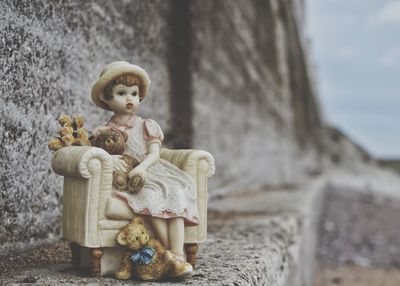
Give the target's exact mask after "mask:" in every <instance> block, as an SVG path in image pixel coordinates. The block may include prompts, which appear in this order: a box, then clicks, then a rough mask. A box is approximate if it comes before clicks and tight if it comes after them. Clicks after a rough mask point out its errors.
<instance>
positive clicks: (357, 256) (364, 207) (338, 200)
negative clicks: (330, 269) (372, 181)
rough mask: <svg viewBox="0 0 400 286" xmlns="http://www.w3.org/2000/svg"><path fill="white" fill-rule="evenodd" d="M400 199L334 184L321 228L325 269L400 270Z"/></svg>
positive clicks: (329, 194) (322, 260)
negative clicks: (336, 266) (340, 267)
mask: <svg viewBox="0 0 400 286" xmlns="http://www.w3.org/2000/svg"><path fill="white" fill-rule="evenodd" d="M399 206H400V196H399V195H397V196H394V195H390V194H385V193H382V192H376V191H374V190H372V189H370V190H368V189H364V190H360V189H355V188H351V187H348V188H344V187H343V186H340V188H338V187H337V186H336V185H333V184H331V185H330V186H329V187H328V188H327V191H326V196H325V198H324V203H323V212H322V217H321V222H320V226H319V246H318V259H319V261H320V263H321V265H328V266H329V265H330V266H332V265H343V264H346V263H355V264H357V265H361V266H379V267H396V268H399V267H400V239H399V237H400V230H399V224H400V217H399V212H400V207H399Z"/></svg>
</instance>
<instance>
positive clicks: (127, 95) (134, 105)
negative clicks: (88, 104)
mask: <svg viewBox="0 0 400 286" xmlns="http://www.w3.org/2000/svg"><path fill="white" fill-rule="evenodd" d="M106 103H107V104H108V106H109V107H110V109H111V110H113V111H114V112H115V113H116V114H118V115H119V114H121V115H123V114H133V113H135V112H136V111H137V109H138V108H139V105H140V98H139V87H138V86H137V85H133V86H127V85H124V84H118V85H116V86H114V87H113V89H112V99H111V100H108V101H106Z"/></svg>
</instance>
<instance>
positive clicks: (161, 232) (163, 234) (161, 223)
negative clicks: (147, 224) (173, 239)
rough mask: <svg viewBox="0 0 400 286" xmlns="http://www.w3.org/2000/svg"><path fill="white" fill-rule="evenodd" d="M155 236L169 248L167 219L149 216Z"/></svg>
mask: <svg viewBox="0 0 400 286" xmlns="http://www.w3.org/2000/svg"><path fill="white" fill-rule="evenodd" d="M151 223H152V225H153V228H154V232H155V235H156V238H157V239H159V240H160V242H161V244H162V245H163V246H164V247H165V249H169V247H170V244H169V237H168V221H167V220H166V219H162V218H158V217H151Z"/></svg>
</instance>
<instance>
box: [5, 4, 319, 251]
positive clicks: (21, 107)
mask: <svg viewBox="0 0 400 286" xmlns="http://www.w3.org/2000/svg"><path fill="white" fill-rule="evenodd" d="M295 4H296V5H295ZM301 7H302V1H295V0H293V1H286V0H285V1H284V0H279V1H278V0H269V1H268V0H252V1H244V0H243V1H242V0H240V1H239V0H238V1H235V0H230V1H216V0H215V1H173V0H171V1H139V0H132V1H113V2H111V1H105V0H104V1H95V0H91V1H72V0H71V1H63V2H60V1H27V0H23V1H9V0H5V1H1V3H0V15H1V16H0V33H1V37H0V39H1V43H0V64H1V66H2V69H1V71H0V80H1V83H2V85H1V98H0V118H1V122H0V123H1V124H0V143H1V146H2V147H3V148H2V149H1V150H0V156H1V162H0V168H1V185H0V191H1V201H0V217H1V222H0V245H1V248H0V252H4V251H7V250H12V249H15V248H17V247H19V246H27V245H28V244H32V245H36V244H38V243H42V242H45V241H48V240H52V239H54V238H56V237H57V236H58V235H59V220H60V211H61V197H62V190H61V188H62V179H61V178H60V177H57V176H56V175H55V174H54V173H53V172H52V171H51V169H50V160H51V154H52V153H51V152H50V151H48V150H47V142H48V140H49V138H50V137H52V136H54V135H55V133H56V131H57V128H58V126H57V122H56V118H57V117H58V116H59V115H60V114H61V113H64V112H65V113H68V114H82V115H84V117H85V119H86V121H87V127H88V128H89V129H91V128H93V127H94V126H96V125H98V124H100V123H101V122H103V121H105V120H107V119H108V118H109V116H110V113H107V112H105V111H101V110H100V109H99V108H96V107H95V106H94V104H93V103H92V102H91V101H90V96H89V95H90V89H91V85H92V84H93V82H94V81H95V80H96V78H97V77H98V74H99V73H100V71H101V69H102V68H103V67H104V65H105V64H107V63H109V62H111V61H113V60H127V61H129V62H132V63H136V64H138V65H140V66H142V67H143V68H145V69H146V70H147V71H148V73H149V74H150V77H151V80H152V83H153V84H152V88H151V93H150V96H149V97H148V98H147V99H146V101H145V102H144V104H143V108H142V109H141V115H142V116H143V117H152V118H154V119H156V120H157V121H159V122H160V124H161V126H162V128H163V129H164V131H165V133H166V135H167V136H166V144H167V146H172V147H175V148H179V147H194V148H201V149H205V150H209V151H210V152H211V153H213V154H214V156H215V159H216V164H217V176H216V177H215V178H214V179H213V180H212V182H211V188H210V191H211V194H213V193H215V190H227V189H232V188H237V187H239V186H243V185H247V186H248V185H249V184H250V183H251V184H253V183H254V184H256V185H260V184H268V185H279V184H292V183H295V182H296V181H297V180H298V179H299V178H300V177H302V176H303V175H305V174H307V173H313V172H315V171H316V170H317V169H318V150H319V147H318V146H319V139H318V138H319V137H318V132H319V127H320V117H319V113H318V106H317V103H316V101H315V98H314V96H313V90H312V85H311V83H310V80H309V75H308V72H307V64H306V62H307V61H306V58H305V55H304V51H303V48H302V41H303V40H302V32H301V28H300V29H299V28H298V27H299V26H298V25H297V22H296V21H298V20H296V19H298V18H299V17H301V16H299V15H302V11H299V9H301Z"/></svg>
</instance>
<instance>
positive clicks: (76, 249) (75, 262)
mask: <svg viewBox="0 0 400 286" xmlns="http://www.w3.org/2000/svg"><path fill="white" fill-rule="evenodd" d="M69 247H70V248H71V262H72V268H74V269H78V268H79V267H80V266H81V247H80V245H79V244H76V243H73V242H71V243H70V244H69Z"/></svg>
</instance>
